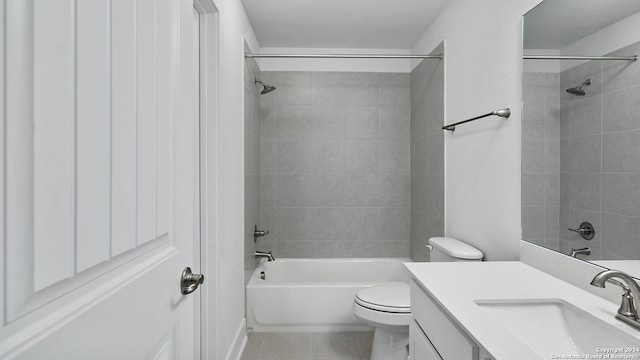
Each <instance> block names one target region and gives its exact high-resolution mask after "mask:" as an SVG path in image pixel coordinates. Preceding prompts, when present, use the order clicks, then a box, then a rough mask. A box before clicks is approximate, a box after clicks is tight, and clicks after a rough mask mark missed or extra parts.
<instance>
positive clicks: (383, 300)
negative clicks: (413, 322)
mask: <svg viewBox="0 0 640 360" xmlns="http://www.w3.org/2000/svg"><path fill="white" fill-rule="evenodd" d="M354 300H355V302H356V304H358V305H360V306H362V307H365V308H367V309H370V310H375V311H381V312H386V313H394V314H409V313H411V305H410V295H409V284H405V283H397V284H384V285H377V286H372V287H370V288H366V289H362V290H360V291H358V293H357V294H356V296H355V299H354Z"/></svg>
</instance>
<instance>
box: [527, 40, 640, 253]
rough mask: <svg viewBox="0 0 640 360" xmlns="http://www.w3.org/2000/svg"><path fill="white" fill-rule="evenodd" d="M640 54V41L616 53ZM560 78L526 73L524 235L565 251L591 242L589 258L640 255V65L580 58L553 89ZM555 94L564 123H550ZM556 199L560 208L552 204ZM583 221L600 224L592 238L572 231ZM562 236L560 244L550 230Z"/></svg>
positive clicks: (560, 75) (595, 225) (560, 118)
mask: <svg viewBox="0 0 640 360" xmlns="http://www.w3.org/2000/svg"><path fill="white" fill-rule="evenodd" d="M637 53H640V43H636V44H632V45H630V46H627V47H625V48H623V49H620V50H617V51H615V52H613V53H611V54H608V55H628V54H637ZM556 77H557V75H554V74H547V75H544V76H543V75H541V74H525V76H524V79H523V84H524V102H525V111H524V114H525V115H524V125H523V149H522V153H523V158H522V170H523V174H522V205H523V208H522V228H523V238H524V239H526V240H530V241H533V242H538V243H541V242H543V243H544V244H543V245H545V246H547V247H551V248H555V249H557V250H559V251H561V252H563V253H569V252H570V251H571V248H579V247H589V248H591V250H592V254H591V255H590V256H581V257H584V258H588V259H594V260H595V259H640V246H638V244H639V243H640V241H639V240H638V236H639V235H638V234H640V111H639V110H640V63H638V62H627V61H590V62H586V63H583V64H580V65H578V66H575V67H573V68H571V69H568V70H566V71H563V72H562V73H560V74H559V88H558V90H557V93H556V94H558V95H553V94H552V92H551V91H550V89H551V88H552V86H553V85H552V84H551V83H550V82H551V79H553V82H554V83H555V82H556V81H557V80H556ZM588 78H589V79H591V80H592V85H591V86H586V87H584V88H583V89H584V90H585V91H586V95H585V96H575V95H570V94H568V93H567V92H566V89H567V88H570V87H574V86H576V85H578V84H580V83H581V82H582V81H584V80H586V79H588ZM555 96H558V98H559V101H560V116H559V120H560V121H559V126H558V128H556V126H555V124H554V123H549V121H548V120H549V119H554V118H555V115H554V114H550V113H549V110H548V109H547V108H546V106H547V103H548V102H549V101H551V102H554V103H555V98H554V97H555ZM540 104H543V105H544V107H543V108H542V109H541V108H540ZM542 119H544V121H543V120H542ZM554 121H555V120H554ZM556 138H559V148H558V147H557V145H556V143H555V139H556ZM556 168H557V169H559V170H560V179H559V188H558V179H557V178H556V174H555V169H556ZM550 187H551V189H550ZM550 201H551V203H550ZM556 202H557V204H558V205H559V207H558V213H555V211H556V210H555V205H553V207H551V206H549V205H551V204H556ZM583 221H589V222H591V223H592V224H593V225H594V227H595V229H596V236H595V238H594V239H592V240H590V241H586V240H583V239H582V238H581V237H580V236H579V235H578V234H576V233H574V232H571V231H568V230H567V229H568V228H570V227H571V228H575V227H578V226H579V225H580V223H581V222H583ZM556 223H557V225H556ZM549 227H551V231H550V230H549ZM542 229H544V230H542ZM556 232H557V233H556ZM556 234H557V239H558V242H557V245H556V246H554V244H553V238H552V237H550V236H556Z"/></svg>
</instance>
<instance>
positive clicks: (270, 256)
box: [254, 250, 276, 261]
mask: <svg viewBox="0 0 640 360" xmlns="http://www.w3.org/2000/svg"><path fill="white" fill-rule="evenodd" d="M254 256H255V257H256V259H259V258H267V261H274V260H275V259H276V258H274V257H273V254H271V251H257V250H256V253H255V254H254Z"/></svg>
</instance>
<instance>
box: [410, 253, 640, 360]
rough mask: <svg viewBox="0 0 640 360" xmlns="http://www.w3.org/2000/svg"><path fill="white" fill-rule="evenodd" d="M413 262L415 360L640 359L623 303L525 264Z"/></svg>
mask: <svg viewBox="0 0 640 360" xmlns="http://www.w3.org/2000/svg"><path fill="white" fill-rule="evenodd" d="M405 265H406V267H407V268H408V269H409V271H410V272H411V274H412V280H411V308H412V316H413V319H412V322H411V325H410V329H411V339H410V349H411V350H410V351H411V359H412V360H434V359H435V360H440V359H444V360H466V359H469V360H502V359H505V360H511V359H518V360H528V359H554V358H555V359H561V358H562V356H563V355H564V356H571V355H573V356H576V355H577V356H580V355H586V354H588V355H590V356H592V357H588V358H594V359H595V358H615V357H606V355H609V356H611V355H612V354H613V353H616V354H617V355H624V354H626V355H629V356H631V355H635V356H640V331H639V330H636V329H634V328H632V327H630V326H628V325H626V324H624V323H622V322H620V321H618V320H616V319H615V318H614V316H615V314H616V311H617V309H618V306H619V303H613V302H611V301H609V300H606V299H604V298H602V297H600V296H597V295H595V294H594V293H592V292H589V291H586V290H584V289H581V288H579V287H577V286H575V285H572V284H570V283H568V282H565V281H563V280H561V279H559V278H556V277H554V276H552V275H550V274H548V273H546V272H543V271H541V270H538V269H536V268H534V267H532V266H530V265H528V264H526V263H524V262H520V261H509V262H482V263H407V264H405ZM616 290H617V289H616ZM598 356H601V357H598ZM565 358H570V357H565ZM575 358H581V357H575ZM582 358H587V357H582ZM621 358H623V357H621Z"/></svg>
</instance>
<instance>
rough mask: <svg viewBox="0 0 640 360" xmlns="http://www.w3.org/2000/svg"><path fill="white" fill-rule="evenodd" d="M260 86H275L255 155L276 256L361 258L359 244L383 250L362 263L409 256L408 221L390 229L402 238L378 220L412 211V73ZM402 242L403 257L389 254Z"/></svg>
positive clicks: (263, 101) (277, 80) (284, 75)
mask: <svg viewBox="0 0 640 360" xmlns="http://www.w3.org/2000/svg"><path fill="white" fill-rule="evenodd" d="M262 78H263V79H267V80H269V81H267V80H265V81H266V82H267V83H269V84H270V85H274V86H276V87H277V90H276V91H274V92H273V93H271V94H268V96H262V97H259V100H260V101H258V104H259V108H260V113H261V114H260V115H261V117H262V119H263V127H262V130H261V134H262V141H261V144H260V146H258V148H259V149H254V150H255V151H254V152H257V151H258V150H259V151H260V153H261V155H260V157H261V159H260V160H261V161H260V163H259V165H260V171H261V175H262V176H261V179H263V183H262V184H261V185H260V186H261V188H262V191H263V194H261V195H260V201H261V206H262V207H263V211H262V215H263V216H266V217H267V218H265V220H264V221H263V223H264V224H265V225H267V224H269V225H270V226H272V227H273V228H272V229H269V228H268V227H267V228H265V229H266V230H272V233H271V234H270V236H269V241H270V242H272V243H273V248H275V255H276V257H317V256H318V255H319V254H322V255H323V256H325V257H345V256H356V255H354V254H356V253H357V251H356V250H353V249H351V250H349V251H350V253H349V254H347V251H346V247H347V245H346V244H347V243H353V242H359V241H369V242H371V241H373V242H379V244H377V245H381V247H379V248H378V249H376V250H373V249H369V250H367V251H361V252H360V253H361V254H363V255H362V256H365V255H364V254H365V253H366V254H367V255H366V256H382V257H386V256H396V255H394V254H402V255H403V256H406V254H408V248H409V245H408V243H409V236H407V235H406V234H408V233H410V221H407V220H406V219H405V218H406V216H405V217H402V218H398V219H397V220H399V221H398V222H397V223H393V224H392V226H390V228H392V229H395V230H394V231H397V233H396V234H393V233H392V232H391V231H387V232H386V233H382V234H381V233H380V232H381V228H380V227H379V226H378V223H379V219H378V211H379V209H384V208H398V209H400V208H404V210H398V211H404V212H406V213H408V211H409V206H410V200H409V198H410V191H411V187H410V177H409V171H410V153H411V149H410V146H409V138H410V123H411V108H410V103H411V98H410V86H411V81H410V76H409V74H380V73H348V72H347V73H344V72H311V73H310V72H266V73H263V74H262ZM426 135H427V134H426V133H425V136H426ZM435 143H436V142H434V144H435ZM442 146H443V144H442ZM431 150H435V149H426V148H425V151H429V152H430V151H431ZM438 153H439V154H444V153H443V152H442V151H438ZM426 158H427V156H425V168H426V166H427V165H426V161H427V160H426ZM432 161H433V162H434V163H435V164H437V163H441V162H438V161H436V160H435V159H432ZM253 165H256V166H257V165H258V163H255V162H252V163H251V165H250V166H253ZM383 213H384V212H383ZM385 214H386V213H385ZM384 219H385V221H387V223H389V222H390V221H391V220H388V218H387V217H384ZM263 240H266V239H263ZM400 241H404V242H406V245H402V246H399V250H398V249H396V248H393V246H390V245H389V243H390V242H400ZM369 246H371V244H370V245H369Z"/></svg>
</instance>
